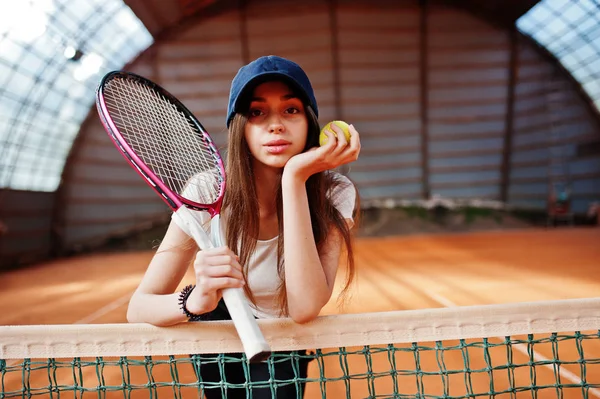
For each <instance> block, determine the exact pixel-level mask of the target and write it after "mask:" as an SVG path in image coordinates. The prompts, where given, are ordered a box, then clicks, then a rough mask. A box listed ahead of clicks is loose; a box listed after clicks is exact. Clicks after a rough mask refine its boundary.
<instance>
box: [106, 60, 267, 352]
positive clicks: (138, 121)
mask: <svg viewBox="0 0 600 399" xmlns="http://www.w3.org/2000/svg"><path fill="white" fill-rule="evenodd" d="M96 106H97V108H98V113H99V115H100V120H101V121H102V124H103V125H104V128H105V129H106V131H107V132H108V135H109V136H110V137H111V139H112V140H113V142H114V143H115V145H116V147H117V148H118V149H119V151H120V152H121V153H122V154H123V156H125V158H126V159H127V160H128V161H129V163H130V164H131V166H132V167H133V168H134V169H135V170H136V171H137V172H138V173H139V174H140V175H141V176H142V177H143V178H144V179H145V181H146V182H147V183H148V184H149V185H150V186H151V187H152V188H153V189H154V190H155V191H156V192H157V193H158V195H160V197H161V198H162V199H163V201H165V202H166V203H167V205H169V207H170V208H171V209H172V210H173V212H174V215H175V216H174V217H175V218H177V219H178V221H180V222H182V223H183V224H184V225H185V226H187V227H188V231H189V232H190V233H191V235H192V238H193V239H194V240H195V241H196V243H197V244H198V246H199V247H200V248H201V249H209V248H213V247H215V246H217V247H218V246H222V242H223V239H222V237H221V230H220V223H219V213H220V210H221V204H222V201H223V194H224V192H225V168H224V166H223V161H222V159H221V156H220V154H219V151H218V150H217V148H216V146H215V145H214V143H213V141H212V139H211V138H210V136H209V135H208V133H207V131H206V130H205V129H204V127H203V126H202V125H201V124H200V122H199V121H198V120H197V119H196V118H195V117H194V116H193V115H192V113H191V112H190V111H189V110H188V109H187V108H186V107H185V106H184V105H183V104H182V103H181V102H180V101H179V100H177V99H176V98H175V97H174V96H173V95H171V94H170V93H168V92H167V91H166V90H165V89H163V88H162V87H160V86H158V85H157V84H155V83H153V82H151V81H150V80H148V79H146V78H143V77H141V76H138V75H136V74H133V73H129V72H120V71H114V72H110V73H108V74H107V75H106V76H104V78H103V79H102V80H101V82H100V84H99V86H98V90H97V92H96ZM197 211H206V212H208V213H209V214H210V216H211V218H212V219H211V223H210V224H211V236H212V240H211V238H210V237H209V236H208V234H207V233H206V231H204V229H203V227H202V226H201V224H200V221H199V220H198V219H197V218H196V217H197V216H198V215H197V214H196V215H195V214H194V213H196V212H197ZM223 299H224V301H225V304H226V305H227V310H228V311H229V314H230V315H231V319H232V320H233V323H234V325H235V328H236V330H237V332H238V335H239V336H240V339H241V341H242V345H243V347H244V352H245V353H246V356H247V357H248V359H249V360H250V361H261V360H264V359H265V358H267V357H268V356H269V354H270V352H271V351H270V348H269V345H268V344H267V342H266V340H265V338H264V337H263V335H262V332H261V331H260V329H259V328H258V324H257V323H256V319H255V318H254V315H253V314H252V312H251V310H250V307H249V305H248V302H247V301H246V298H245V296H244V292H243V290H242V289H241V288H235V289H233V288H230V289H225V290H223Z"/></svg>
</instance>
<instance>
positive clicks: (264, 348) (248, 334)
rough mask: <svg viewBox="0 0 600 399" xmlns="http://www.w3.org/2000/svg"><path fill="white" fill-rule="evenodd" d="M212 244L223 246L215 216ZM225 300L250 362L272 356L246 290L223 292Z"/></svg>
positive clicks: (219, 222)
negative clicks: (247, 298)
mask: <svg viewBox="0 0 600 399" xmlns="http://www.w3.org/2000/svg"><path fill="white" fill-rule="evenodd" d="M210 233H211V237H212V242H214V243H215V245H216V246H217V247H222V246H223V236H222V235H221V218H220V215H215V216H214V217H213V218H212V220H211V221H210ZM223 300H224V301H225V305H226V306H227V310H228V311H229V315H230V316H231V320H233V324H234V325H235V329H236V330H237V332H238V335H239V336H240V339H241V340H242V346H243V347H244V352H245V353H246V357H248V360H250V362H260V361H262V360H265V359H266V358H268V357H269V355H270V354H271V348H270V347H269V344H268V343H267V341H266V340H265V337H264V336H263V334H262V332H261V331H260V329H259V328H258V324H257V323H256V319H255V318H254V315H253V314H252V310H251V309H250V306H249V305H248V301H247V300H246V295H245V294H244V290H243V289H241V288H228V289H224V290H223Z"/></svg>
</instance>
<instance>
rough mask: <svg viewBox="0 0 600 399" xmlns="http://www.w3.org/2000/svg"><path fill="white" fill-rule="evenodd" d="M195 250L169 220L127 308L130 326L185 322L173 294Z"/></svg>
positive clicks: (177, 295)
mask: <svg viewBox="0 0 600 399" xmlns="http://www.w3.org/2000/svg"><path fill="white" fill-rule="evenodd" d="M197 250H198V248H197V247H196V246H195V245H191V243H190V238H189V237H188V235H187V234H185V233H184V232H183V231H182V230H181V229H180V228H179V227H178V226H177V224H175V222H173V221H171V224H170V225H169V228H168V229H167V232H166V233H165V236H164V238H163V240H162V242H161V244H160V246H159V248H158V250H157V251H156V254H155V255H154V257H153V258H152V260H151V261H150V265H148V269H147V270H146V273H145V274H144V277H143V278H142V281H141V283H140V285H139V286H138V288H137V290H136V291H135V292H134V293H133V296H132V297H131V300H130V301H129V308H128V309H127V320H128V321H129V322H130V323H150V324H154V325H159V326H168V325H173V324H177V323H181V322H183V321H186V320H187V318H186V316H185V315H184V314H183V312H182V311H181V309H179V304H178V299H179V293H178V292H175V290H176V289H177V286H178V285H179V283H180V282H181V280H182V279H183V276H184V275H185V272H186V270H187V268H188V266H189V265H190V262H191V261H192V258H193V256H194V254H195V253H196V251H197Z"/></svg>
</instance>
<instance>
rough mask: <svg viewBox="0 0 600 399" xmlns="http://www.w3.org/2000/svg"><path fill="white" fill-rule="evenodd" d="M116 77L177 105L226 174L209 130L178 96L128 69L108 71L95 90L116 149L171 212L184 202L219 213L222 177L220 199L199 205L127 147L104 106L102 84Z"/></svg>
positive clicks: (221, 186) (194, 207)
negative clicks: (167, 182) (170, 185)
mask: <svg viewBox="0 0 600 399" xmlns="http://www.w3.org/2000/svg"><path fill="white" fill-rule="evenodd" d="M115 76H120V79H134V80H137V81H139V82H142V83H143V84H145V85H146V86H148V87H150V88H152V89H153V90H156V91H158V92H159V93H160V94H161V95H162V96H164V97H165V98H167V99H169V101H171V102H172V103H173V104H175V105H176V106H177V107H178V109H179V110H180V111H181V112H183V113H184V114H185V115H186V116H187V117H188V119H189V120H191V121H192V122H193V124H194V125H195V126H196V128H197V129H198V130H199V132H200V134H202V135H203V136H204V139H205V140H206V141H207V142H208V144H209V147H210V149H211V151H212V152H213V155H214V157H215V159H216V161H217V165H218V167H219V168H220V169H221V175H222V176H223V177H224V176H225V166H224V165H223V160H222V158H221V155H220V154H219V151H218V150H217V147H216V146H215V145H214V142H213V140H212V139H211V137H210V135H209V134H208V132H207V131H206V129H204V127H203V126H202V124H201V123H200V122H199V121H198V120H197V119H196V118H195V117H194V115H193V114H192V113H191V112H190V111H189V110H188V109H187V108H186V107H185V106H184V105H183V104H182V103H181V102H180V101H179V100H177V98H175V97H174V96H173V95H172V94H171V93H169V92H168V91H166V90H165V89H163V88H162V87H160V86H158V85H157V84H156V83H154V82H151V81H150V80H148V79H146V78H143V77H141V76H138V75H136V74H133V73H130V72H119V71H115V72H111V73H109V74H107V75H106V76H105V77H104V79H102V81H101V82H100V85H99V86H98V90H97V93H96V106H97V108H98V111H99V114H100V120H101V122H102V124H103V125H104V128H105V130H106V131H107V132H109V133H110V134H109V136H110V138H111V140H112V141H113V142H114V143H115V145H116V146H117V148H119V150H120V152H121V153H122V154H123V156H124V157H125V159H127V161H128V162H129V163H130V164H131V165H132V166H133V167H134V169H135V170H136V171H137V172H138V173H139V174H140V176H142V177H143V178H144V180H145V181H146V183H148V185H149V186H150V187H152V188H153V189H154V191H156V192H157V193H158V194H159V195H160V196H161V197H162V198H163V200H164V201H165V202H166V203H167V205H169V207H170V208H171V209H172V210H173V211H176V210H177V209H179V208H180V207H181V206H183V205H185V206H187V207H189V208H192V209H195V210H200V211H207V212H208V213H210V216H211V217H214V216H215V215H218V214H219V213H220V212H221V204H222V200H223V194H224V193H225V178H223V179H222V181H221V184H220V187H219V198H218V200H217V201H216V202H215V203H213V204H200V203H197V202H194V201H190V200H188V199H186V198H183V197H182V196H181V195H179V194H178V193H176V192H174V191H172V190H171V189H170V188H168V187H167V186H166V185H165V184H164V183H163V182H162V181H161V180H160V179H159V178H158V176H156V174H155V173H154V172H152V170H151V169H150V168H148V167H147V166H146V164H145V163H144V161H142V160H141V159H140V158H139V157H138V156H137V154H136V153H135V151H134V150H133V149H132V148H131V146H129V144H128V143H127V140H125V138H124V137H123V135H122V134H121V132H120V131H119V128H118V127H117V126H116V125H115V123H114V122H113V120H112V118H111V117H110V112H109V111H108V108H107V106H106V101H105V99H104V93H103V88H104V85H105V84H106V82H107V81H109V80H111V79H113V78H114V77H115Z"/></svg>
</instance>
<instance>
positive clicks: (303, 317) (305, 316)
mask: <svg viewBox="0 0 600 399" xmlns="http://www.w3.org/2000/svg"><path fill="white" fill-rule="evenodd" d="M318 315H319V312H308V311H302V312H293V313H292V312H290V317H291V319H292V320H294V322H295V323H298V324H304V323H308V322H309V321H313V320H314V319H316V318H317V316H318Z"/></svg>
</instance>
